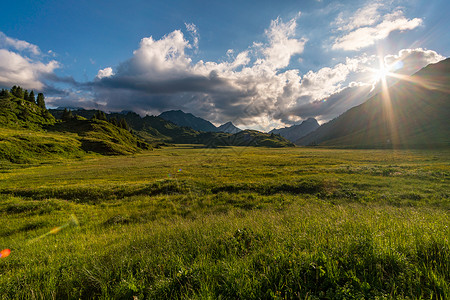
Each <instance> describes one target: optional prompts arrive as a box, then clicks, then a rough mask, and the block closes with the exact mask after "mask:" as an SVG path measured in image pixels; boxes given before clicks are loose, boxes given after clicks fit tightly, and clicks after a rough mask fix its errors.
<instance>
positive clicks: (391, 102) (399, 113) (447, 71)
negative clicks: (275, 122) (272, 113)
mask: <svg viewBox="0 0 450 300" xmlns="http://www.w3.org/2000/svg"><path fill="white" fill-rule="evenodd" d="M449 120H450V58H447V59H445V60H443V61H441V62H438V63H436V64H429V65H428V66H426V67H425V68H423V69H421V70H419V71H418V72H416V73H415V74H414V75H412V76H408V77H405V78H404V80H401V81H399V82H397V83H395V84H394V85H392V86H391V87H389V88H387V90H386V91H384V92H381V93H378V94H377V95H374V96H373V97H371V98H369V99H368V100H367V101H366V102H364V103H363V104H361V105H358V106H356V107H353V108H351V109H349V110H348V111H346V112H345V113H343V114H342V115H340V116H339V117H337V118H335V119H333V120H331V121H330V122H328V123H326V124H323V125H322V126H320V127H319V128H318V129H316V130H315V131H313V132H311V133H310V134H308V135H306V136H304V137H303V138H300V139H299V140H297V141H295V144H297V145H301V146H306V145H320V146H329V147H346V148H347V147H348V148H432V147H448V146H450V132H449V130H450V129H449V128H450V124H449Z"/></svg>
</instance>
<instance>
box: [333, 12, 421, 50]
mask: <svg viewBox="0 0 450 300" xmlns="http://www.w3.org/2000/svg"><path fill="white" fill-rule="evenodd" d="M373 20H374V19H373ZM359 24H361V23H359ZM372 24H373V23H372ZM421 24H422V19H420V18H414V19H407V18H406V17H405V16H404V15H403V11H401V10H396V11H394V12H393V13H390V14H386V15H384V16H383V21H382V22H381V23H379V24H378V25H376V26H374V27H368V26H366V27H359V28H357V29H355V30H353V31H351V32H349V33H348V34H346V35H344V36H341V37H338V38H336V40H335V41H334V44H333V47H332V48H333V49H342V50H347V51H352V50H360V49H362V48H366V47H368V46H371V45H374V44H375V42H376V41H378V40H382V39H385V38H386V37H388V36H389V34H390V33H391V32H392V31H403V30H412V29H414V28H416V27H418V26H420V25H421ZM354 26H356V24H355V23H352V22H350V23H349V24H347V25H346V27H348V28H354ZM343 28H344V27H343Z"/></svg>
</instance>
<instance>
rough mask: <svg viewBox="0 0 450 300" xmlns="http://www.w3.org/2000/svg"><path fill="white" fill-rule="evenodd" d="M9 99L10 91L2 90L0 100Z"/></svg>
mask: <svg viewBox="0 0 450 300" xmlns="http://www.w3.org/2000/svg"><path fill="white" fill-rule="evenodd" d="M7 97H9V91H8V90H5V89H2V90H1V92H0V98H7Z"/></svg>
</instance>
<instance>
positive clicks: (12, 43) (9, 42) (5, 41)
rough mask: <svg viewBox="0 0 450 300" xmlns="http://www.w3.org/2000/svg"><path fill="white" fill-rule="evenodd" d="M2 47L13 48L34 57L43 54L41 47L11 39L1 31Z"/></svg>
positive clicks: (0, 40) (0, 41) (0, 44)
mask: <svg viewBox="0 0 450 300" xmlns="http://www.w3.org/2000/svg"><path fill="white" fill-rule="evenodd" d="M0 47H2V48H12V49H14V50H17V51H29V52H31V53H32V54H34V55H39V54H41V51H40V50H39V47H38V46H36V45H33V44H30V43H28V42H26V41H22V40H18V39H14V38H10V37H8V36H6V35H5V34H4V33H3V32H1V31H0Z"/></svg>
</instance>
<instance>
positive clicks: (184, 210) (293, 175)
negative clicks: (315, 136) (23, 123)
mask: <svg viewBox="0 0 450 300" xmlns="http://www.w3.org/2000/svg"><path fill="white" fill-rule="evenodd" d="M449 174H450V150H440V151H432V150H342V149H322V148H277V149H273V148H271V149H269V148H253V147H223V148H203V147H199V146H198V145H197V146H195V145H180V146H176V147H165V148H163V149H156V150H154V151H145V152H142V153H140V154H134V155H127V156H110V157H105V156H100V155H94V154H91V155H87V156H80V157H69V158H67V159H65V160H58V161H54V160H51V159H50V158H48V159H44V160H42V161H40V162H39V163H38V162H35V163H32V162H30V163H28V164H12V163H6V162H3V163H1V164H0V220H1V224H2V225H1V226H0V250H1V249H10V250H11V254H10V255H9V256H8V257H2V258H0V298H1V299H23V298H26V299H28V298H30V299H36V298H37V299H79V298H81V299H86V298H100V299H111V298H114V299H133V297H135V298H134V299H177V298H189V299H298V298H301V299H356V298H357V299H361V298H367V299H449V298H450V284H449V282H450V241H449V237H450V228H449V225H450V218H449V212H450V200H449V194H450V181H449Z"/></svg>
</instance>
